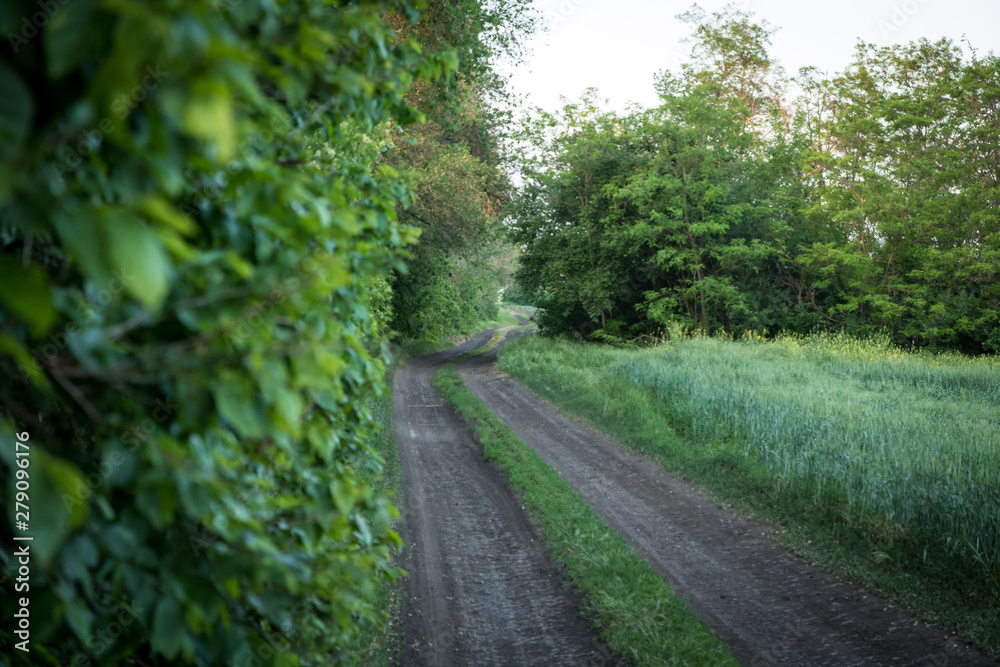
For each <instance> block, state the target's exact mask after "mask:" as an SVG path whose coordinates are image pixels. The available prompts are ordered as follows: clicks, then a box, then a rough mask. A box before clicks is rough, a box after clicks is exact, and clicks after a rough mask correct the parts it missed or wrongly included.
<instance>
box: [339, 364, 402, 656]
mask: <svg viewBox="0 0 1000 667" xmlns="http://www.w3.org/2000/svg"><path fill="white" fill-rule="evenodd" d="M395 372H396V368H395V365H391V366H390V367H389V368H388V370H387V371H386V374H385V386H386V388H387V391H386V392H385V393H384V394H383V395H382V396H379V397H376V398H375V399H373V400H371V401H370V402H369V404H368V408H369V410H371V412H372V416H373V417H374V418H375V421H376V422H377V423H378V425H379V429H378V432H377V433H375V435H374V436H373V437H372V440H371V442H370V445H371V447H372V448H373V449H374V450H375V451H376V452H377V453H378V454H379V456H381V457H382V459H383V464H382V468H381V470H377V471H372V472H371V474H370V475H368V481H369V483H370V484H371V485H372V488H373V490H374V491H375V493H376V495H378V496H381V497H383V498H385V499H386V500H387V501H388V502H390V503H393V504H395V503H396V500H397V499H398V498H399V489H400V480H401V475H402V469H401V468H400V463H399V453H398V452H397V450H396V431H395V426H394V424H393V421H392V382H393V377H394V375H395ZM373 519H374V518H373ZM372 604H373V606H374V608H375V610H376V612H377V614H378V615H379V616H380V617H381V622H380V623H370V622H365V623H363V624H362V625H360V627H359V628H358V632H357V634H356V636H355V641H354V644H353V645H352V646H350V647H349V648H348V650H347V653H348V654H349V655H352V656H353V657H352V661H353V663H352V664H361V665H366V667H375V666H383V665H390V664H393V663H394V662H396V659H397V658H398V650H399V646H398V636H397V633H396V627H398V616H399V608H400V605H399V587H398V586H396V585H391V584H389V585H385V586H380V587H378V588H377V589H376V591H375V597H374V599H373V600H372Z"/></svg>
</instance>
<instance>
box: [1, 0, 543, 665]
mask: <svg viewBox="0 0 1000 667" xmlns="http://www.w3.org/2000/svg"><path fill="white" fill-rule="evenodd" d="M524 7H525V3H523V2H517V1H512V2H498V3H493V4H491V5H490V6H489V7H486V6H484V5H483V4H482V3H480V2H479V1H478V0H465V1H463V2H450V3H446V2H435V3H431V4H430V6H428V4H427V3H424V2H390V1H388V0H385V1H376V0H362V1H361V2H329V1H326V0H296V1H295V2H282V3H274V2H269V1H265V0H240V1H238V2H212V3H209V2H201V1H200V0H199V1H184V0H180V1H177V0H154V1H149V2H147V1H139V0H122V1H120V2H115V3H97V2H89V1H87V0H70V2H58V3H57V2H51V3H37V2H35V1H34V0H15V1H13V2H4V3H3V5H2V9H0V34H2V35H4V36H5V37H4V42H3V44H2V45H0V54H2V59H0V374H2V376H3V380H2V381H0V441H2V447H0V462H2V465H3V471H2V474H0V479H2V491H0V493H2V507H3V513H4V520H3V521H2V522H0V560H2V563H3V566H4V576H3V577H2V581H0V588H2V591H3V593H4V596H3V598H4V600H5V603H4V604H5V607H4V610H5V618H7V619H8V620H9V619H10V618H12V615H13V612H14V609H13V608H12V607H9V606H7V605H8V604H9V603H10V602H11V601H12V600H17V599H19V598H21V597H24V598H26V599H28V600H29V605H28V606H27V609H28V610H29V612H30V619H29V621H27V622H26V624H22V626H15V625H14V624H12V623H8V622H5V623H4V624H3V627H2V628H0V645H2V647H3V655H4V658H3V662H5V663H7V664H25V665H42V664H52V665H79V666H84V665H119V664H122V665H130V664H133V665H139V664H141V665H176V664H198V665H215V664H220V665H222V664H229V665H241V666H242V665H254V666H257V665H329V664H339V663H342V662H363V661H364V656H365V650H366V648H367V647H366V646H364V645H363V643H362V642H361V640H360V639H359V637H360V636H361V633H362V632H364V631H365V629H366V628H370V627H372V626H373V625H377V624H380V623H385V622H386V610H385V609H383V608H378V607H375V606H373V602H372V600H373V599H374V598H373V591H374V590H375V589H376V588H377V587H380V586H384V585H385V584H386V583H387V582H390V581H392V580H393V579H395V578H396V577H397V576H398V574H399V573H398V571H397V570H396V569H395V568H394V567H393V565H392V556H393V554H394V553H396V551H397V550H398V548H399V547H400V540H399V538H398V536H397V535H396V534H395V533H394V532H393V531H392V530H391V529H390V526H391V522H390V520H391V517H392V516H393V514H394V512H395V510H394V509H393V508H392V507H391V506H390V505H388V504H387V503H386V502H385V500H384V499H383V498H381V497H379V496H378V495H377V494H376V493H374V492H373V491H372V485H371V480H372V479H374V476H376V475H378V474H379V470H380V467H381V460H380V458H379V456H378V455H377V454H376V453H375V451H374V450H373V449H372V448H371V447H370V443H371V441H372V440H371V439H372V434H373V430H374V428H375V421H374V419H373V417H372V414H371V411H370V410H369V407H368V406H369V405H370V404H371V402H372V400H373V398H374V397H376V396H378V395H380V394H381V393H383V392H385V391H386V388H385V387H384V386H383V374H384V370H385V367H386V363H387V362H388V360H389V356H388V349H389V348H388V341H389V338H390V335H391V331H392V328H393V326H395V327H396V329H398V330H400V331H402V332H403V333H404V334H407V335H427V336H444V335H448V334H451V333H453V332H454V331H455V330H458V329H461V328H462V327H463V326H468V325H467V323H468V322H469V321H470V320H471V319H472V318H474V317H479V316H480V315H481V314H484V313H486V314H488V313H487V311H488V305H489V304H486V303H485V301H486V299H485V296H484V294H485V291H488V290H489V289H491V286H483V285H481V284H479V283H475V281H476V280H478V281H479V282H480V283H483V284H485V283H487V282H488V280H489V278H488V276H486V275H485V272H484V271H480V272H479V273H476V272H475V271H472V272H470V273H469V275H471V276H472V277H471V278H470V277H467V276H466V275H464V274H463V275H457V274H461V271H462V268H463V265H462V262H467V263H474V262H476V261H477V260H476V258H477V257H478V256H479V255H476V254H475V253H481V254H482V255H483V256H491V254H490V253H492V252H493V251H492V250H491V248H492V246H491V245H490V243H492V241H490V240H489V239H490V238H492V237H491V236H490V234H491V230H490V228H489V225H488V224H487V223H488V222H489V220H490V218H489V217H488V216H484V215H480V214H482V213H484V212H485V213H489V212H490V211H493V210H494V209H496V208H497V207H499V205H500V204H501V203H502V202H503V199H504V196H505V194H504V192H505V189H504V188H505V187H506V186H505V185H504V183H503V182H502V180H501V179H500V177H499V176H498V173H499V172H498V166H497V165H498V164H499V157H497V156H498V155H499V153H498V149H496V148H495V146H494V145H493V144H492V143H491V141H490V136H491V135H490V129H489V128H490V127H491V125H490V123H491V122H493V121H492V120H491V118H490V114H491V113H492V111H491V109H492V108H493V106H492V103H491V102H490V99H489V96H490V94H491V93H490V92H489V91H490V89H491V88H490V86H493V89H495V90H501V87H500V86H499V85H498V84H496V83H495V82H494V83H490V82H489V81H487V79H488V78H489V77H490V76H491V70H490V66H489V58H490V57H492V54H498V53H501V52H503V51H504V50H505V49H511V48H515V47H516V44H515V43H514V42H515V40H516V36H517V34H518V31H519V30H521V29H527V28H530V24H531V19H530V16H529V15H528V14H527V13H526V12H525V11H524ZM428 118H429V119H430V121H431V122H429V123H427V124H425V125H420V123H421V122H422V121H424V120H425V119H428ZM408 207H409V208H408ZM462 207H465V208H462ZM494 217H495V216H494ZM401 218H402V219H401ZM484 220H485V222H484ZM420 228H423V229H424V230H425V232H424V235H423V236H422V237H421V239H420V241H419V243H418V242H417V238H418V235H419V233H420ZM452 233H454V234H455V235H459V236H463V237H474V238H476V239H483V240H482V241H481V242H480V241H477V242H476V243H474V244H473V243H471V242H467V241H465V240H464V239H452V238H451V234H452ZM393 276H395V277H393ZM463 280H465V281H466V282H464V283H463V282H462V281H463ZM421 281H423V282H421ZM469 281H471V282H472V283H473V284H468V283H469ZM439 294H440V296H439ZM441 302H448V303H453V302H458V303H459V305H458V306H455V309H456V310H459V311H461V312H459V313H457V314H456V315H455V316H454V317H452V318H450V319H449V320H447V321H445V322H443V323H436V322H435V318H434V316H433V315H431V314H429V312H431V311H432V310H433V309H435V308H437V307H438V304H439V303H441ZM480 302H482V304H480ZM468 303H471V304H472V305H471V306H469V305H467V304H468ZM477 308H478V309H479V310H478V311H477V312H474V313H470V312H468V311H470V310H475V309H477ZM463 309H464V310H463ZM433 327H437V328H436V329H435V328H433ZM15 433H19V434H21V435H20V437H21V439H22V440H27V441H28V444H29V447H30V455H26V456H22V457H15V453H14V443H15V437H14V434H15ZM15 490H18V491H21V492H22V494H23V495H18V496H16V497H15ZM15 498H16V500H17V502H20V503H22V505H21V506H18V508H19V509H18V511H22V509H20V508H21V507H22V506H24V507H25V510H24V511H25V512H26V514H25V518H24V523H23V524H16V523H15V522H14V518H15V511H14V510H15V505H14V503H15ZM27 508H30V512H28V510H27ZM12 533H13V535H12ZM14 535H18V536H24V535H28V536H31V537H32V538H33V539H32V540H31V541H30V542H15V541H13V536H14ZM24 544H28V546H29V548H30V565H25V561H24V560H20V561H19V559H18V558H15V557H14V556H13V551H14V547H15V546H23V545H24ZM21 565H25V567H28V569H29V570H30V577H28V579H26V580H24V581H17V580H16V577H17V576H19V575H18V568H19V567H21ZM15 586H16V587H17V588H16V590H15ZM15 631H17V632H15ZM18 633H22V634H18ZM22 642H23V643H22ZM18 644H22V648H27V651H24V650H20V649H18V648H17V645H18Z"/></svg>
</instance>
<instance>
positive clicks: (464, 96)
mask: <svg viewBox="0 0 1000 667" xmlns="http://www.w3.org/2000/svg"><path fill="white" fill-rule="evenodd" d="M536 25H537V16H536V14H535V13H534V11H533V10H532V8H531V3H530V2H528V1H527V0H509V1H507V2H483V1H481V0H461V1H460V2H450V1H449V2H443V1H441V2H437V1H435V2H433V3H431V7H430V10H429V11H428V12H425V13H424V14H423V16H422V17H421V20H420V21H418V22H417V23H416V24H415V25H414V26H412V28H409V29H408V32H407V34H412V35H414V36H415V37H416V38H417V39H418V40H419V41H420V42H421V43H427V44H431V45H433V46H435V47H436V48H438V49H449V50H453V51H454V52H456V53H457V54H458V68H457V69H456V71H455V73H454V75H453V76H451V77H449V78H447V79H442V80H438V81H437V82H432V83H428V84H421V85H419V86H414V87H413V88H412V89H411V91H410V93H409V95H408V97H407V99H408V100H409V101H410V102H411V103H412V104H413V105H414V106H416V107H418V108H420V109H421V110H423V111H424V112H425V113H426V115H427V122H426V123H422V124H421V125H419V126H415V127H410V128H406V129H404V130H401V131H399V132H397V133H395V134H394V135H393V141H394V149H393V150H392V151H391V152H390V153H389V154H388V155H387V160H388V161H389V163H390V164H392V165H393V166H394V167H395V168H397V169H399V170H400V171H402V172H408V173H412V174H413V178H414V193H413V201H412V203H411V204H410V205H409V206H407V207H406V208H405V209H402V210H401V211H400V219H401V220H402V221H403V222H405V223H407V224H410V225H415V226H418V227H419V228H420V230H421V234H420V240H419V242H418V243H417V244H416V245H415V246H414V247H412V248H410V249H409V255H410V256H409V258H408V259H407V263H406V264H407V270H406V271H400V272H397V273H396V274H395V276H394V278H393V290H394V291H393V319H392V325H393V328H394V329H395V330H396V331H397V332H399V334H400V335H402V336H404V337H408V338H424V339H428V340H440V339H443V338H446V337H449V336H454V335H456V334H464V333H469V332H470V331H472V330H473V328H474V327H475V326H476V325H477V324H479V323H480V322H482V321H484V320H494V319H496V317H497V309H498V302H499V296H500V291H501V289H502V288H503V287H505V286H507V285H509V284H511V283H512V282H513V281H512V280H511V278H510V275H511V270H512V269H511V267H512V264H513V254H512V253H511V252H510V244H509V242H508V241H507V240H506V238H505V236H504V233H503V232H504V229H503V227H502V225H501V224H500V217H501V212H502V208H503V205H504V204H505V203H506V202H507V201H508V200H509V198H510V191H511V185H510V183H509V180H508V176H507V172H506V165H507V163H508V161H509V156H508V155H507V154H506V153H505V142H504V137H505V135H506V133H507V126H508V124H509V120H510V118H511V112H512V108H513V106H512V98H511V95H510V93H509V91H508V90H507V87H506V81H505V80H504V79H503V78H501V77H500V76H498V75H497V74H496V68H495V64H496V63H497V62H498V61H500V60H501V59H506V61H507V62H515V61H517V59H518V58H520V55H521V50H520V49H521V47H520V44H521V41H520V40H522V38H523V37H524V36H525V35H526V34H529V33H530V32H532V31H533V30H535V29H536Z"/></svg>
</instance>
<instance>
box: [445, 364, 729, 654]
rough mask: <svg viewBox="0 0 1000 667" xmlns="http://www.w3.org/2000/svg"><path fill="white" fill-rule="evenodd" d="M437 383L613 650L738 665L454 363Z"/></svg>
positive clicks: (717, 640) (585, 612)
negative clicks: (532, 520)
mask: <svg viewBox="0 0 1000 667" xmlns="http://www.w3.org/2000/svg"><path fill="white" fill-rule="evenodd" d="M434 383H435V386H436V387H437V388H438V389H439V390H440V391H441V392H442V393H443V394H444V395H445V397H446V398H447V399H448V400H449V401H450V402H451V403H452V404H453V405H454V406H455V408H456V409H457V410H458V412H459V413H460V414H461V415H462V417H463V419H465V420H466V421H467V422H469V423H470V424H471V425H472V426H473V428H474V430H475V432H476V435H477V437H478V438H479V441H480V442H481V443H482V445H483V451H484V454H485V456H486V458H487V459H488V460H490V461H494V462H495V463H496V464H497V465H498V466H499V467H500V469H501V470H503V471H504V472H505V473H506V474H507V478H508V480H509V482H510V485H511V487H513V488H514V489H515V491H517V492H519V493H521V494H523V504H524V506H525V507H526V508H527V509H528V510H529V511H530V512H531V514H532V516H533V517H534V518H535V519H536V520H537V521H538V524H539V526H540V529H541V533H542V536H543V537H544V538H545V540H546V542H547V543H548V545H549V547H550V550H551V553H552V556H553V558H554V559H555V560H556V562H557V563H559V564H560V565H561V566H563V567H564V568H565V570H566V573H567V576H568V577H569V579H570V580H571V581H572V582H573V584H574V585H575V587H576V589H577V591H578V592H580V593H581V594H582V596H583V608H582V612H583V614H584V616H585V617H587V618H590V619H592V620H593V622H594V623H595V624H596V625H597V626H598V627H600V628H601V629H602V637H603V638H604V640H605V641H607V642H608V644H609V645H610V646H611V648H612V649H613V650H614V651H615V652H617V653H619V654H620V655H623V656H626V657H628V658H630V659H631V660H632V661H634V662H635V663H636V664H637V665H735V664H736V663H735V661H734V660H733V659H732V658H731V657H730V656H729V654H728V652H727V651H726V649H725V646H724V645H723V643H722V642H721V641H720V640H719V639H718V638H717V637H716V636H715V635H714V634H713V633H712V631H711V630H710V629H709V628H708V627H707V626H706V625H705V624H704V623H702V622H701V621H700V620H699V619H698V618H697V617H696V616H695V615H694V614H693V613H692V612H691V610H690V609H689V608H688V606H687V604H686V603H685V602H684V601H683V600H681V599H680V598H678V597H677V596H676V595H675V594H674V592H673V591H672V590H671V589H670V587H669V586H668V585H667V584H666V582H664V580H663V578H662V577H661V576H660V575H659V574H657V573H656V572H655V571H654V570H653V568H652V567H651V566H650V565H649V564H648V563H647V562H646V561H645V560H643V559H642V558H640V557H639V556H637V555H636V553H635V552H634V551H633V550H632V548H631V547H629V546H628V544H626V543H625V540H624V539H622V537H621V536H620V535H618V533H616V532H614V531H613V530H611V529H610V528H608V527H607V525H606V524H605V523H604V521H603V519H602V518H601V517H600V516H599V515H598V514H596V513H595V512H594V511H593V510H592V509H591V508H590V506H589V505H588V504H587V503H586V502H585V501H584V500H583V499H582V498H581V497H580V496H579V495H578V494H577V493H576V492H575V491H574V490H573V489H572V488H570V486H569V485H568V484H567V483H566V482H565V481H563V480H562V478H561V477H559V475H558V474H557V473H556V472H555V471H554V470H553V469H552V468H551V467H550V466H549V465H548V464H547V463H545V462H544V461H543V460H542V459H541V458H540V457H539V456H538V455H537V454H536V453H535V452H534V451H533V450H532V449H531V448H530V447H528V446H527V445H525V444H524V443H523V442H521V440H519V439H518V438H517V436H515V435H514V433H513V432H512V431H511V430H510V429H509V428H508V427H507V425H506V424H504V423H503V422H502V421H500V420H499V419H498V418H497V417H495V416H494V415H493V414H492V413H491V412H490V411H489V410H488V409H487V408H486V406H485V405H483V403H482V402H481V401H480V400H479V399H478V398H476V397H475V395H473V394H472V392H470V391H469V390H468V389H466V388H465V386H464V384H463V383H462V380H461V378H460V377H459V376H458V374H457V373H456V372H455V370H454V368H453V366H452V365H451V364H449V365H448V366H445V367H444V368H442V369H441V370H440V371H438V373H437V374H436V375H435V378H434Z"/></svg>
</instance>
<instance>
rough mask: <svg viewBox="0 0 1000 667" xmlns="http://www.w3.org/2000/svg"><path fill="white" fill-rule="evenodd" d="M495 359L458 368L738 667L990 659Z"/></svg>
mask: <svg viewBox="0 0 1000 667" xmlns="http://www.w3.org/2000/svg"><path fill="white" fill-rule="evenodd" d="M512 333H514V332H512ZM509 336H510V335H508V337H509ZM495 359H496V351H495V350H494V351H492V352H490V353H487V354H485V355H480V356H478V357H474V358H472V359H469V360H467V361H465V362H462V363H460V364H458V365H457V370H458V371H459V374H460V375H461V376H462V378H463V380H464V381H465V383H466V385H467V386H468V387H469V389H471V390H472V391H473V392H474V393H475V394H476V395H478V396H479V398H480V399H482V400H483V401H484V402H485V403H486V405H487V406H488V407H489V408H490V410H492V411H493V412H494V413H495V414H496V415H497V416H498V417H500V418H501V419H502V420H504V421H505V422H506V423H507V424H508V425H509V426H510V427H511V428H512V429H513V430H514V432H515V433H517V435H518V436H519V437H520V438H521V439H522V440H524V442H526V443H527V444H528V445H529V446H531V447H532V448H534V449H535V451H537V452H538V453H539V455H541V456H542V458H544V459H545V460H546V461H547V462H548V463H549V464H550V465H552V466H553V467H554V468H555V469H556V470H557V471H558V472H559V474H560V475H561V476H562V477H563V478H564V479H565V480H566V481H567V482H568V483H569V484H570V485H571V486H573V487H574V488H575V489H576V490H577V492H579V493H580V494H581V495H582V496H583V497H584V499H585V500H587V501H588V502H589V503H590V504H591V506H592V507H593V508H594V509H595V510H596V511H597V512H598V513H600V514H601V515H602V516H603V517H604V518H605V520H606V521H607V522H608V524H609V525H610V526H611V527H612V528H613V529H615V530H617V531H618V532H620V533H621V534H622V536H623V537H624V538H625V539H626V540H627V541H628V542H629V543H630V544H631V545H632V546H633V547H634V548H635V549H636V550H637V551H638V552H639V553H640V554H642V555H643V556H644V557H645V558H646V559H647V560H648V561H649V562H650V563H651V564H652V565H653V566H654V567H655V568H656V569H657V570H658V571H659V572H661V573H662V574H663V575H664V577H666V579H667V580H668V581H669V582H670V584H671V585H672V586H673V587H674V590H676V591H677V592H678V593H679V594H680V595H682V596H683V597H685V598H686V599H687V600H688V601H689V602H690V604H691V606H692V608H693V609H694V611H695V612H696V613H697V614H698V615H699V616H700V617H701V618H702V619H703V620H704V621H705V622H706V623H708V625H709V626H710V627H712V629H713V630H715V631H716V632H718V633H719V634H720V635H721V636H722V637H724V638H725V640H726V642H727V644H728V646H729V649H730V651H731V652H732V654H733V656H734V657H735V658H736V659H737V660H738V661H740V662H741V663H742V664H745V665H795V666H797V667H801V666H804V665H809V666H814V665H837V666H838V667H840V666H845V665H928V666H930V665H934V666H936V667H944V666H946V665H947V666H951V667H954V666H956V665H992V664H994V663H993V662H992V661H990V660H989V659H988V658H986V657H985V656H984V655H982V654H981V653H979V652H978V651H976V650H974V649H971V648H969V647H968V646H966V645H964V644H962V643H960V642H957V641H955V640H954V638H953V637H951V635H949V634H947V633H945V632H944V631H942V630H939V629H937V628H933V627H929V626H927V625H925V624H924V623H921V622H919V621H917V620H916V619H914V618H913V617H910V616H908V615H906V614H904V613H901V612H898V611H895V610H893V609H891V608H889V607H888V605H887V603H885V602H884V601H882V600H880V599H878V598H877V597H875V596H873V595H870V594H865V593H863V592H861V591H860V590H859V589H858V588H857V587H856V586H854V585H852V584H850V583H845V582H841V581H839V580H838V579H837V578H836V577H834V576H832V575H829V574H826V573H824V572H822V571H821V570H819V569H818V568H816V567H813V566H811V565H808V564H807V563H805V562H804V561H802V560H800V559H799V558H797V557H795V556H793V555H791V554H789V553H788V552H787V551H785V550H784V549H781V548H779V547H777V546H776V545H775V544H774V543H773V542H772V541H771V540H770V539H768V538H767V537H766V535H764V532H765V531H764V529H763V528H762V527H761V526H759V525H756V524H754V523H751V522H749V521H745V520H743V519H740V518H739V517H737V516H736V515H734V514H733V513H732V512H729V511H727V510H723V509H720V508H719V507H717V506H716V505H715V504H714V503H712V502H711V501H709V500H707V499H706V498H705V497H704V496H702V495H701V494H699V493H698V492H697V491H696V490H695V489H693V488H692V487H691V486H690V485H689V484H687V483H685V482H682V481H680V480H678V479H676V478H673V477H671V476H669V475H667V474H665V473H664V472H663V470H662V468H661V467H660V466H659V465H657V464H655V463H652V462H650V461H648V460H647V459H645V458H643V457H641V456H638V455H636V454H634V453H632V452H630V451H628V450H627V449H625V448H624V447H623V446H621V445H619V444H618V443H615V442H613V441H612V440H610V439H608V438H606V437H604V436H603V435H601V434H600V433H598V432H596V431H594V430H592V429H590V428H588V427H586V426H584V425H583V424H581V423H580V422H578V421H575V420H572V419H568V418H566V417H564V416H562V415H561V414H559V413H558V412H557V411H556V410H554V409H553V408H551V407H550V406H549V405H548V404H546V403H545V402H543V401H542V400H540V399H539V398H537V397H536V396H535V395H534V394H532V393H531V392H529V391H528V390H526V389H525V388H523V387H522V386H521V385H519V384H518V383H516V382H514V381H513V380H511V379H510V378H508V377H506V376H504V375H503V374H502V373H500V372H499V371H497V370H496V369H495V368H494V365H493V362H494V361H495Z"/></svg>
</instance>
